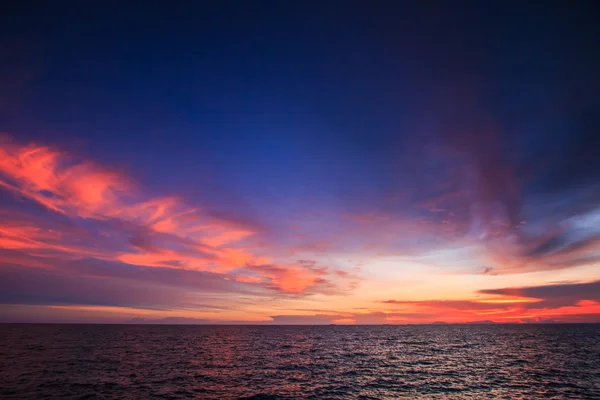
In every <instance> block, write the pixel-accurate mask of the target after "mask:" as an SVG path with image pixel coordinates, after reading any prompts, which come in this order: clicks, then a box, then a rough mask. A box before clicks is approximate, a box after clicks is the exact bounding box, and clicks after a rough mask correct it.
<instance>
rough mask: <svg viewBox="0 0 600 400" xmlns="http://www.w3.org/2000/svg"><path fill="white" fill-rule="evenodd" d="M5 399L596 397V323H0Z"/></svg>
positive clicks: (599, 385)
mask: <svg viewBox="0 0 600 400" xmlns="http://www.w3.org/2000/svg"><path fill="white" fill-rule="evenodd" d="M0 398H2V399H42V398H67V399H70V398H72V399H116V398H120V399H153V398H157V399H190V398H200V399H234V398H254V399H280V398H281V399H293V398H319V399H352V398H363V399H396V398H406V399H418V398H424V399H445V398H448V399H485V398H507V399H537V398H557V399H600V325H594V324H589V325H587V324H586V325H421V326H142V325H137V326H136V325H0Z"/></svg>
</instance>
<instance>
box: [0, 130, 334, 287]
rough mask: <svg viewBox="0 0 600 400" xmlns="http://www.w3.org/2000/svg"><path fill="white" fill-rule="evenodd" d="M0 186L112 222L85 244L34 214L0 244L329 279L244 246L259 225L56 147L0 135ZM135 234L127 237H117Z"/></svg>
mask: <svg viewBox="0 0 600 400" xmlns="http://www.w3.org/2000/svg"><path fill="white" fill-rule="evenodd" d="M0 187H2V188H4V189H6V190H9V191H10V192H12V193H14V194H16V195H17V196H21V197H24V198H27V199H29V200H32V201H34V202H36V203H38V204H40V205H41V206H43V207H45V208H46V209H48V210H50V211H52V212H56V213H59V214H61V215H63V216H65V217H67V218H70V219H71V220H73V221H75V222H77V221H78V220H80V219H81V220H92V221H98V222H99V223H100V222H102V223H105V224H108V225H107V226H108V228H106V230H105V232H103V233H102V238H100V239H99V238H97V237H96V236H97V235H96V236H94V235H91V237H89V238H85V239H86V240H87V241H86V240H84V243H82V238H81V237H80V235H78V234H76V233H74V232H69V231H67V230H61V229H60V228H57V229H55V230H48V229H44V228H42V227H41V226H40V225H39V221H38V222H36V220H35V218H32V217H31V216H21V219H20V220H19V221H17V222H16V223H13V224H2V225H0V246H2V247H4V248H5V249H13V250H17V251H21V252H25V253H26V254H28V255H30V256H36V257H37V256H43V257H57V254H58V253H60V254H61V257H75V258H78V257H79V258H80V257H92V258H98V259H102V260H109V261H111V260H112V261H118V262H122V263H125V264H130V265H136V266H146V267H161V268H174V269H190V270H197V271H210V272H216V273H221V274H227V273H230V271H232V270H234V269H242V270H244V269H248V270H249V271H250V272H251V274H252V276H256V275H257V276H256V277H255V278H251V277H245V278H243V277H241V278H240V277H238V278H235V279H236V280H238V281H239V282H245V283H250V284H264V285H265V286H266V287H267V288H271V289H276V290H279V291H282V292H286V293H293V294H300V293H302V292H304V291H305V290H307V289H308V288H310V287H314V286H316V285H319V284H321V285H322V284H323V282H324V278H323V277H324V276H325V275H327V272H326V270H325V269H316V268H314V267H311V268H307V267H304V266H295V265H289V264H281V265H277V266H273V265H271V263H272V262H273V261H272V259H271V257H269V256H268V255H263V254H254V252H253V251H252V249H249V248H247V246H242V243H243V241H244V240H246V239H247V238H249V237H251V236H253V235H255V234H256V233H257V232H256V231H255V228H254V227H251V226H244V224H243V223H240V222H239V221H236V220H235V218H228V219H222V218H220V217H219V216H218V215H214V214H211V213H209V212H204V211H203V210H201V209H197V208H191V207H189V206H187V205H186V204H184V202H183V201H181V200H180V199H178V198H176V197H172V196H170V197H155V198H152V197H150V198H148V197H146V196H144V195H143V193H142V192H141V191H140V190H139V189H138V188H136V187H135V186H134V185H133V184H132V182H131V181H130V180H129V179H128V178H127V177H126V176H125V175H124V174H122V173H119V172H116V171H111V170H108V169H105V168H102V167H100V166H99V165H97V164H95V163H93V162H90V161H86V160H80V159H77V158H76V157H73V156H71V155H69V154H66V153H64V152H60V151H57V150H54V149H51V148H49V147H45V146H36V145H19V144H17V143H14V142H11V141H10V140H8V139H4V140H2V141H0ZM132 235H133V237H131V236H132ZM128 236H129V237H131V239H130V240H129V241H128V240H127V239H125V243H123V242H122V239H118V238H120V237H121V238H122V237H128ZM117 241H118V243H115V242H117ZM261 251H265V250H264V249H263V250H261ZM267 251H268V249H267ZM39 265H41V264H39ZM252 265H254V266H256V265H258V266H259V267H250V266H252ZM267 265H269V266H268V267H266V266H267Z"/></svg>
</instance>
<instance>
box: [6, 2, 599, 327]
mask: <svg viewBox="0 0 600 400" xmlns="http://www.w3.org/2000/svg"><path fill="white" fill-rule="evenodd" d="M5 11H6V12H3V13H2V16H1V17H0V58H1V59H2V62H1V63H0V132H1V133H0V321H3V322H80V323H216V324H247V323H252V324H255V323H256V324H332V323H335V324H413V323H433V322H441V321H443V322H449V323H463V322H481V321H493V322H552V321H558V322H600V97H599V96H598V93H600V75H599V74H598V71H600V24H598V23H597V21H598V18H599V17H600V8H599V7H598V4H597V3H595V2H592V1H584V0H581V1H577V2H564V1H563V2H552V1H545V2H525V3H523V2H512V1H498V2H495V1H494V2H479V1H459V2H445V1H428V2H422V1H406V2H362V1H326V2H322V1H321V2H319V1H302V2H281V1H253V2H228V1H222V2H181V3H175V4H174V3H172V2H160V1H157V2H150V3H149V4H145V5H144V7H143V8H141V7H140V6H139V4H137V3H135V2H118V3H111V2H102V4H96V5H95V6H93V5H89V4H83V3H81V2H59V3H52V4H51V5H50V4H38V5H36V6H32V5H27V4H24V3H23V2H13V3H12V4H11V5H9V6H8V8H6V9H5Z"/></svg>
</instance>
